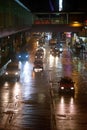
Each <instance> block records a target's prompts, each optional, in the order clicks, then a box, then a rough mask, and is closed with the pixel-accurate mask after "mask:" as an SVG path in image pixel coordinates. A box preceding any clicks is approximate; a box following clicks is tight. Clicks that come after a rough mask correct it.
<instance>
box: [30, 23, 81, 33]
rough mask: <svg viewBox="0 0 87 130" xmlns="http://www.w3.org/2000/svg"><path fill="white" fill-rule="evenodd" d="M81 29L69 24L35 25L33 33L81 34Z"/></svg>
mask: <svg viewBox="0 0 87 130" xmlns="http://www.w3.org/2000/svg"><path fill="white" fill-rule="evenodd" d="M79 31H81V27H73V26H70V25H68V24H33V25H32V29H31V32H79Z"/></svg>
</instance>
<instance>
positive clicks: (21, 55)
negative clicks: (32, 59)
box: [16, 51, 29, 61]
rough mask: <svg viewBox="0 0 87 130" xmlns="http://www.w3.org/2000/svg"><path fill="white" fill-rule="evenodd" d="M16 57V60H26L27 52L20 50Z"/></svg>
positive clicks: (27, 58)
mask: <svg viewBox="0 0 87 130" xmlns="http://www.w3.org/2000/svg"><path fill="white" fill-rule="evenodd" d="M16 59H17V60H18V61H28V60H29V53H28V52H27V51H21V52H18V53H17V54H16Z"/></svg>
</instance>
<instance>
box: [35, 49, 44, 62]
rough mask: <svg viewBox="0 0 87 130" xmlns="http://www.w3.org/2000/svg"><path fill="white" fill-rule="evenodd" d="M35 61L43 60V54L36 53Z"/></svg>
mask: <svg viewBox="0 0 87 130" xmlns="http://www.w3.org/2000/svg"><path fill="white" fill-rule="evenodd" d="M35 59H37V60H43V54H42V53H41V52H39V51H36V53H35Z"/></svg>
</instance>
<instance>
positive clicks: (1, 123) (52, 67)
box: [0, 46, 87, 130]
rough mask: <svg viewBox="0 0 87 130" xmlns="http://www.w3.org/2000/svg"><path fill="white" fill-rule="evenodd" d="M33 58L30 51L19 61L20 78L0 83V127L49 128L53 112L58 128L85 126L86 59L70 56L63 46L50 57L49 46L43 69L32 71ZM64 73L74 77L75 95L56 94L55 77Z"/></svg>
mask: <svg viewBox="0 0 87 130" xmlns="http://www.w3.org/2000/svg"><path fill="white" fill-rule="evenodd" d="M33 61H34V54H33V53H32V54H31V56H30V60H29V61H28V62H22V63H21V62H20V63H19V65H20V68H21V75H20V81H19V82H10V83H9V82H5V83H3V84H0V130H2V129H3V130H51V128H53V126H54V125H52V124H53V123H54V119H53V118H54V117H53V115H55V119H56V126H57V130H86V128H87V120H86V119H87V112H86V111H87V100H86V99H87V83H86V82H87V81H86V79H87V61H86V60H84V59H82V58H81V59H80V58H77V57H75V56H74V55H72V56H71V55H70V51H68V49H67V48H66V47H64V52H63V54H62V55H60V56H59V57H52V56H50V55H49V47H48V46H46V55H45V59H44V71H43V72H42V73H40V72H39V73H34V72H33ZM64 75H66V76H71V77H72V78H73V80H74V81H75V90H76V91H75V95H74V97H70V96H59V95H58V85H57V81H58V80H59V79H60V77H62V76H64ZM49 81H52V84H50V83H49ZM50 90H51V91H50ZM50 92H51V95H50ZM52 130H54V128H53V129H52Z"/></svg>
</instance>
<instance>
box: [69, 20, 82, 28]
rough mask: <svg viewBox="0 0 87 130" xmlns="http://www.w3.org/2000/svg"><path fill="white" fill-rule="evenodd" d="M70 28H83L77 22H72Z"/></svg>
mask: <svg viewBox="0 0 87 130" xmlns="http://www.w3.org/2000/svg"><path fill="white" fill-rule="evenodd" d="M70 25H71V26H72V27H81V26H83V25H82V23H80V22H78V21H73V22H72V23H71V24H70Z"/></svg>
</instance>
